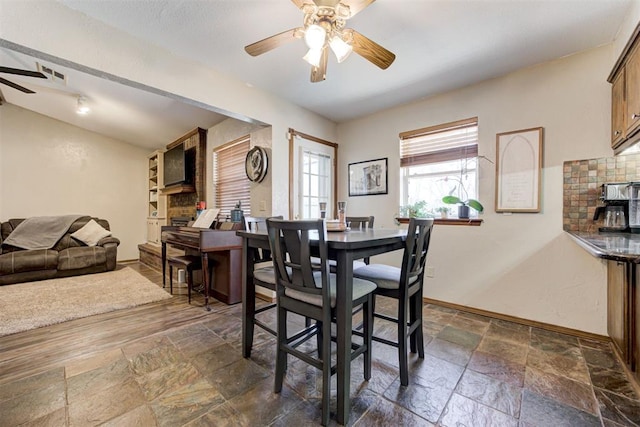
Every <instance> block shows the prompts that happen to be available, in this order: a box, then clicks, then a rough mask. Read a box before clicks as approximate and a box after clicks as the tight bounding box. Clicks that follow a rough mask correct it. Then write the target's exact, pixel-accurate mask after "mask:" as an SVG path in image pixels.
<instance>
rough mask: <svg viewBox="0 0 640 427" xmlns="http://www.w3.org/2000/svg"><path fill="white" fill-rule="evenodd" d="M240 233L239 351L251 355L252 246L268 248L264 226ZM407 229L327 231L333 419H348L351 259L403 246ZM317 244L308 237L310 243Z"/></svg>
mask: <svg viewBox="0 0 640 427" xmlns="http://www.w3.org/2000/svg"><path fill="white" fill-rule="evenodd" d="M236 233H237V235H238V236H240V237H242V257H243V262H242V355H243V357H245V358H248V357H250V356H251V345H252V342H253V328H254V323H253V319H254V315H255V307H256V302H255V296H256V292H255V286H254V284H253V275H252V272H253V268H254V265H253V262H254V261H253V259H254V257H253V256H252V253H253V249H254V248H261V249H269V239H268V236H267V233H266V230H262V231H258V232H252V231H242V230H240V231H237V232H236ZM406 238H407V230H401V229H391V228H389V229H386V228H374V229H366V230H347V231H338V232H329V231H328V232H327V239H326V243H327V247H328V251H329V259H331V260H334V261H336V273H335V274H336V287H337V292H336V324H337V328H336V331H337V336H336V343H337V355H336V359H337V372H336V375H337V395H338V396H337V397H338V402H337V421H338V423H340V424H343V425H344V424H347V423H348V421H349V412H350V409H351V402H350V379H351V339H352V327H353V324H352V320H353V319H352V310H353V298H352V296H353V261H354V260H358V259H362V258H366V257H371V256H374V255H380V254H384V253H387V252H392V251H396V250H400V249H404V244H405V240H406ZM314 242H315V244H316V245H317V242H318V241H317V240H314V239H312V243H311V245H312V246H313V244H314Z"/></svg>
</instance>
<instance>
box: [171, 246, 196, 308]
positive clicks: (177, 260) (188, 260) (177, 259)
mask: <svg viewBox="0 0 640 427" xmlns="http://www.w3.org/2000/svg"><path fill="white" fill-rule="evenodd" d="M167 262H168V263H169V291H170V292H171V294H172V295H173V267H176V268H178V269H184V270H185V271H186V273H187V274H186V276H187V294H188V295H189V304H191V288H192V287H193V271H194V270H201V269H202V260H201V259H200V257H199V256H196V255H184V256H174V257H170V258H169V259H168V260H167Z"/></svg>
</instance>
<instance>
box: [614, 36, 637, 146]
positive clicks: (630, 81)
mask: <svg viewBox="0 0 640 427" xmlns="http://www.w3.org/2000/svg"><path fill="white" fill-rule="evenodd" d="M607 81H608V82H609V83H611V84H612V86H611V147H612V148H613V149H614V152H615V154H619V153H620V152H622V151H623V150H625V149H627V148H629V147H630V146H632V145H634V144H636V143H637V142H639V141H640V24H639V25H638V27H636V30H635V31H634V33H633V35H632V36H631V38H630V39H629V41H628V43H627V45H626V46H625V48H624V49H623V51H622V53H621V55H620V58H618V61H616V64H615V65H614V67H613V70H612V71H611V74H610V75H609V78H608V79H607Z"/></svg>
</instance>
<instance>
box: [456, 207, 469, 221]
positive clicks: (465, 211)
mask: <svg viewBox="0 0 640 427" xmlns="http://www.w3.org/2000/svg"><path fill="white" fill-rule="evenodd" d="M458 218H460V219H467V218H469V206H467V205H458Z"/></svg>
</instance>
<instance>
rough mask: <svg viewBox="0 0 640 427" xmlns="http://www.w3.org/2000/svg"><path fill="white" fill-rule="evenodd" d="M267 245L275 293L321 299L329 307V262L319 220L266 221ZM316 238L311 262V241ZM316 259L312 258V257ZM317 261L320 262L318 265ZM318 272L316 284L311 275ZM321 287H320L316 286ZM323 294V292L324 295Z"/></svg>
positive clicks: (323, 233) (324, 232) (324, 237)
mask: <svg viewBox="0 0 640 427" xmlns="http://www.w3.org/2000/svg"><path fill="white" fill-rule="evenodd" d="M267 230H268V234H269V245H270V247H271V252H272V254H273V264H274V269H275V276H276V291H277V292H279V293H283V292H284V290H285V289H287V288H289V289H294V290H296V291H300V292H306V293H309V294H314V295H321V294H322V295H323V301H324V299H325V297H326V298H327V301H326V302H325V303H327V304H328V303H329V292H328V289H329V287H328V277H329V262H328V251H327V246H326V230H325V228H324V221H322V220H301V221H300V220H298V221H287V220H281V219H273V218H269V219H268V220H267ZM316 236H317V238H318V245H317V246H316V245H315V244H314V245H313V248H314V249H315V248H316V247H317V248H318V251H319V256H318V257H316V258H314V260H313V262H312V259H311V257H312V253H311V250H312V245H311V241H312V240H315V239H316ZM313 255H316V254H313ZM318 259H319V260H320V262H319V263H318V262H317V261H318ZM318 271H320V272H321V280H320V283H319V284H317V283H316V277H315V275H314V272H318ZM318 285H321V286H318ZM325 291H326V292H325Z"/></svg>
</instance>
